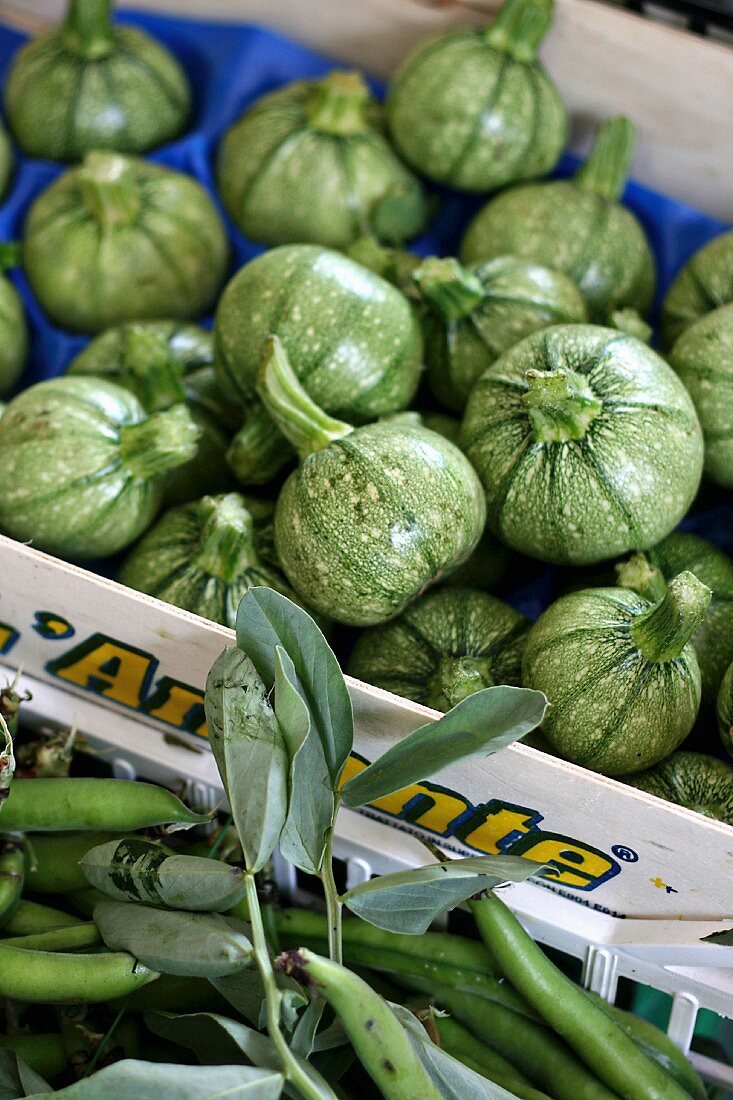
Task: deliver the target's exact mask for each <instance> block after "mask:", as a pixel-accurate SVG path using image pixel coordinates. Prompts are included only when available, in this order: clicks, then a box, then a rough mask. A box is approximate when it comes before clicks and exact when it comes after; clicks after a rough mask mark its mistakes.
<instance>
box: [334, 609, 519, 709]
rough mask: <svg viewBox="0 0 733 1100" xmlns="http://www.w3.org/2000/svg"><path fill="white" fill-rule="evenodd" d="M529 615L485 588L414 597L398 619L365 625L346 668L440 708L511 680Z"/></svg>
mask: <svg viewBox="0 0 733 1100" xmlns="http://www.w3.org/2000/svg"><path fill="white" fill-rule="evenodd" d="M529 626H530V623H529V619H527V618H525V616H524V615H520V614H519V612H518V611H515V610H514V608H512V607H510V606H509V604H506V603H503V602H502V601H501V600H497V599H496V597H494V596H490V595H489V594H488V593H486V592H477V591H473V590H471V589H464V588H445V589H442V590H441V591H438V592H431V593H429V594H428V595H427V596H423V597H422V598H421V599H419V600H416V601H415V603H414V604H412V605H411V606H410V607H408V608H407V610H406V611H403V612H402V614H401V615H400V616H399V618H398V619H395V620H394V621H393V622H391V623H387V624H386V625H385V626H376V627H373V628H372V629H371V630H366V631H365V632H364V633H363V634H362V635H361V637H360V638H359V639H358V640H357V642H356V645H355V647H354V649H353V651H352V654H351V658H350V660H349V665H348V671H349V673H350V674H351V675H352V676H356V677H357V678H358V679H359V680H366V682H367V683H368V684H375V685H376V686H377V687H380V688H384V690H385V691H392V692H394V694H395V695H402V696H404V698H406V699H413V700H414V701H415V702H416V703H424V704H425V706H428V707H433V709H434V710H442V711H448V710H450V709H451V707H454V706H455V705H456V704H457V703H460V702H461V700H462V699H465V698H467V697H468V696H469V695H472V694H473V693H474V692H475V691H480V690H481V688H486V687H492V686H493V685H494V684H514V685H518V684H519V682H520V678H521V669H522V653H523V650H524V643H525V641H526V637H527V631H528V630H529Z"/></svg>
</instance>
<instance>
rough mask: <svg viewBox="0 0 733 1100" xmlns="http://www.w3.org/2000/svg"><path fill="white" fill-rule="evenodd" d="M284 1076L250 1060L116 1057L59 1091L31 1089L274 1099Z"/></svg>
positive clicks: (90, 1096)
mask: <svg viewBox="0 0 733 1100" xmlns="http://www.w3.org/2000/svg"><path fill="white" fill-rule="evenodd" d="M283 1084H284V1078H283V1075H282V1073H278V1072H277V1071H276V1070H272V1069H256V1068H255V1067H253V1066H181V1065H178V1064H174V1063H167V1062H139V1061H137V1060H136V1059H132V1058H125V1059H124V1060H123V1061H121V1062H115V1063H114V1065H111V1066H107V1067H106V1068H105V1069H101V1070H99V1071H98V1072H97V1073H95V1074H93V1075H92V1076H91V1077H84V1078H82V1080H81V1081H76V1082H75V1083H74V1084H73V1085H67V1087H66V1088H65V1089H59V1090H58V1092H53V1091H52V1090H49V1091H45V1092H42V1093H33V1094H32V1095H33V1096H34V1098H35V1100H47V1098H51V1097H57V1096H60V1097H61V1098H62V1100H162V1097H165V1100H224V1098H226V1100H278V1098H279V1097H280V1096H281V1095H282V1091H283Z"/></svg>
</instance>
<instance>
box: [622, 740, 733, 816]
mask: <svg viewBox="0 0 733 1100" xmlns="http://www.w3.org/2000/svg"><path fill="white" fill-rule="evenodd" d="M625 782H626V783H629V784H630V785H631V786H632V787H636V788H637V790H640V791H646V792H647V794H655V795H656V796H657V798H663V799H664V800H665V801H666V802H674V804H675V805H676V806H685V807H686V808H687V809H688V810H697V812H698V813H700V814H704V815H705V816H706V817H713V818H716V819H717V820H718V821H725V822H727V823H728V825H733V767H731V765H730V764H726V763H725V762H724V761H723V760H718V759H717V758H716V757H714V756H706V755H705V754H704V753H701V752H673V753H672V755H671V756H668V757H667V759H666V760H663V761H662V762H661V763H660V764H657V766H656V767H655V768H650V769H649V771H645V772H642V773H641V774H640V775H635V776H633V777H632V778H630V779H626V780H625Z"/></svg>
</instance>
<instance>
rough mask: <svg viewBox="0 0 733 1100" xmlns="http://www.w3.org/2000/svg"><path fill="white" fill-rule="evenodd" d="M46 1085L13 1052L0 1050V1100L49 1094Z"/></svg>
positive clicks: (15, 1099)
mask: <svg viewBox="0 0 733 1100" xmlns="http://www.w3.org/2000/svg"><path fill="white" fill-rule="evenodd" d="M51 1091H52V1089H51V1086H50V1085H48V1084H47V1083H46V1082H45V1081H44V1080H43V1078H42V1077H40V1076H39V1075H38V1074H37V1073H36V1071H35V1070H33V1069H31V1067H30V1066H29V1065H27V1063H26V1062H24V1061H23V1059H22V1058H21V1057H20V1055H19V1054H16V1052H15V1051H14V1050H0V1100H18V1097H20V1096H37V1095H38V1094H39V1093H43V1094H45V1093H51Z"/></svg>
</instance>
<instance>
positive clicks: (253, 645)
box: [237, 588, 354, 789]
mask: <svg viewBox="0 0 733 1100" xmlns="http://www.w3.org/2000/svg"><path fill="white" fill-rule="evenodd" d="M237 644H238V645H239V647H240V648H241V649H243V650H244V652H245V653H246V654H247V656H248V657H249V658H250V660H251V661H252V663H253V664H254V666H255V668H256V669H257V671H258V672H259V674H260V676H261V677H262V679H263V680H264V681H265V683H266V684H267V686H268V688H270V687H272V686H273V684H274V683H275V648H276V647H277V646H282V648H283V649H284V650H285V652H286V653H287V654H288V656H289V657H290V659H291V661H292V662H293V666H294V668H295V674H296V677H297V679H296V681H295V687H296V688H297V689H298V691H299V692H300V694H301V695H302V697H303V699H304V701H305V703H306V705H307V707H308V710H309V711H310V719H311V729H312V730H313V731H314V732H315V733H316V734H317V736H318V739H319V740H320V742H321V745H322V746H323V753H324V756H325V758H326V764H327V766H328V773H329V776H330V777H331V784H332V786H333V787H334V789H335V788H336V787H337V785H338V782H339V779H340V778H341V772H342V771H343V767H344V764H345V763H346V761H347V760H348V758H349V754H350V753H351V749H352V746H353V743H354V714H353V710H352V707H351V697H350V696H349V692H348V689H347V687H346V681H345V680H344V674H343V672H342V671H341V667H340V665H339V663H338V661H337V659H336V655H335V653H334V652H333V650H332V649H331V647H330V645H329V644H328V642H327V641H326V639H325V638H324V636H323V634H322V632H321V630H320V629H319V627H318V626H317V625H316V623H315V622H314V621H313V619H312V618H311V617H310V615H309V614H308V613H307V611H304V610H303V608H302V607H299V606H298V605H297V604H295V603H293V601H292V600H289V599H288V598H287V596H283V595H282V594H281V593H280V592H275V591H274V590H273V589H272V588H250V589H249V591H248V592H247V594H246V595H245V596H244V598H243V599H242V602H241V603H240V605H239V611H238V612H237Z"/></svg>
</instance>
